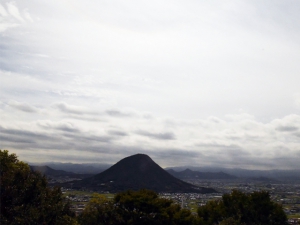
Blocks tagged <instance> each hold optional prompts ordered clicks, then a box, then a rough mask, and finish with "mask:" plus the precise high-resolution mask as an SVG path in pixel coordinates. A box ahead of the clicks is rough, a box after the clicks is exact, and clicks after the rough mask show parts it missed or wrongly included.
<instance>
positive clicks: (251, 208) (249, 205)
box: [198, 190, 287, 225]
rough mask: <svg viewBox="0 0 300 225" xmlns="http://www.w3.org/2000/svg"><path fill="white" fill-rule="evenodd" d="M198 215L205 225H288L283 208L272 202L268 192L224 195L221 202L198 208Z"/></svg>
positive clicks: (212, 202) (238, 192)
mask: <svg viewBox="0 0 300 225" xmlns="http://www.w3.org/2000/svg"><path fill="white" fill-rule="evenodd" d="M198 215H199V217H200V218H201V220H202V224H203V225H212V224H223V225H226V224H232V225H235V224H236V225H238V224H244V225H284V224H287V217H286V215H285V213H284V211H283V209H282V206H281V205H279V204H277V203H275V202H273V201H271V199H270V195H269V193H268V192H266V191H260V192H253V193H250V194H245V193H243V192H240V191H237V190H234V191H233V192H232V193H231V194H224V195H223V197H222V199H221V200H220V201H210V202H208V203H207V204H206V205H205V206H202V207H200V208H198Z"/></svg>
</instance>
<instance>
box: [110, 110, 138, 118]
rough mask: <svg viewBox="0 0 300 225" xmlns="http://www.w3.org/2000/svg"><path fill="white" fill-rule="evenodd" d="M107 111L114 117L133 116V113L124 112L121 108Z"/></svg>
mask: <svg viewBox="0 0 300 225" xmlns="http://www.w3.org/2000/svg"><path fill="white" fill-rule="evenodd" d="M105 113H106V114H107V115H109V116H113V117H131V116H133V115H132V114H131V113H124V112H121V111H119V110H106V111H105Z"/></svg>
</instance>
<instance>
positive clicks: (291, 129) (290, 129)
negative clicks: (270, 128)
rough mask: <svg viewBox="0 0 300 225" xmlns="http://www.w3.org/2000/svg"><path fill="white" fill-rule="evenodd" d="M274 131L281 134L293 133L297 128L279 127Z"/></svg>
mask: <svg viewBox="0 0 300 225" xmlns="http://www.w3.org/2000/svg"><path fill="white" fill-rule="evenodd" d="M276 129H277V130H279V131H283V132H294V131H297V130H298V129H299V128H298V127H295V126H279V127H277V128H276Z"/></svg>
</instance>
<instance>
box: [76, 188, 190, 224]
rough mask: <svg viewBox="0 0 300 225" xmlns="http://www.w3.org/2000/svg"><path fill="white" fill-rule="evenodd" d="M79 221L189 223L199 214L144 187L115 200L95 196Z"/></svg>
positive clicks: (126, 192)
mask: <svg viewBox="0 0 300 225" xmlns="http://www.w3.org/2000/svg"><path fill="white" fill-rule="evenodd" d="M93 197H95V195H94V196H93ZM79 222H80V224H91V225H96V224H116V225H119V224H120V225H121V224H122V225H123V224H124V225H125V224H130V225H139V224H145V225H147V224H149V225H150V224H153V225H155V224H165V225H168V224H170V225H171V224H172V225H175V224H176V225H177V224H178V225H188V224H193V223H194V222H196V217H194V216H192V214H191V212H190V211H189V210H186V209H181V208H180V206H179V205H177V204H173V201H171V200H167V199H163V198H159V196H158V194H157V193H155V192H154V191H150V190H145V189H144V190H140V191H125V192H121V193H118V194H116V195H115V197H114V200H113V201H107V200H105V199H104V198H103V197H101V196H98V200H96V199H95V198H92V200H91V201H90V203H89V204H88V206H87V207H86V209H85V210H84V212H83V213H82V214H81V216H80V217H79Z"/></svg>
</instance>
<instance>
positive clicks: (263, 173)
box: [33, 162, 300, 181]
mask: <svg viewBox="0 0 300 225" xmlns="http://www.w3.org/2000/svg"><path fill="white" fill-rule="evenodd" d="M44 165H47V166H48V167H49V168H50V169H55V170H60V171H64V172H72V173H75V174H83V175H84V176H85V174H98V173H100V172H103V171H105V170H106V169H108V168H110V167H111V165H109V164H97V163H93V164H92V163H89V164H75V163H57V162H55V163H54V162H48V163H43V164H33V166H36V167H39V166H44ZM187 169H188V170H191V171H194V172H195V173H194V174H193V175H191V176H186V175H185V173H186V172H184V173H181V172H183V171H185V170H187ZM165 170H166V171H168V172H169V173H170V174H172V175H173V176H175V177H177V178H179V179H190V178H191V177H196V176H198V179H233V178H234V177H236V178H246V179H248V178H251V179H256V180H261V181H263V178H264V180H265V181H266V180H267V178H268V179H270V180H274V179H275V180H280V181H295V180H296V181H297V180H298V181H300V170H246V169H241V168H222V167H192V166H182V167H169V168H165ZM176 172H177V173H180V174H177V173H176ZM196 172H201V173H202V174H196ZM205 173H207V174H205ZM46 175H47V174H46ZM227 175H228V176H227ZM230 176H232V177H231V178H230ZM217 177H219V178H217Z"/></svg>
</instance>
